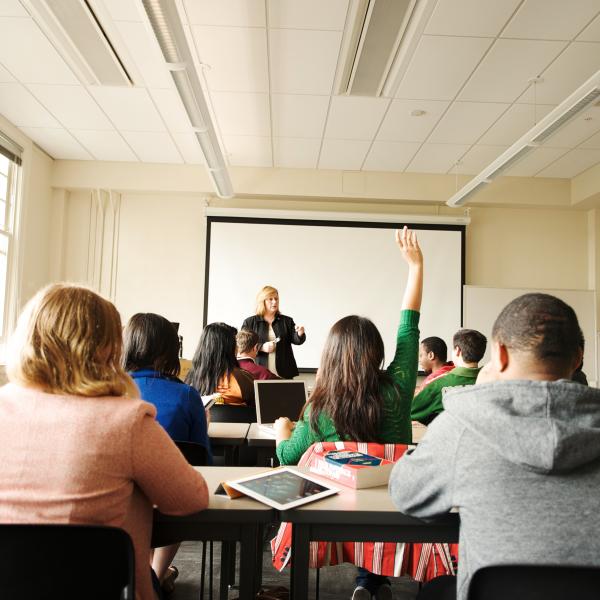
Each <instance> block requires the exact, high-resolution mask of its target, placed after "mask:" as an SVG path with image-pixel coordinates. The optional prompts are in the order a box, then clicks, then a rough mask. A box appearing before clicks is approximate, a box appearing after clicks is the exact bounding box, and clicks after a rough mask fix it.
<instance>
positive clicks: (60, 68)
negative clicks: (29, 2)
mask: <svg viewBox="0 0 600 600" xmlns="http://www.w3.org/2000/svg"><path fill="white" fill-rule="evenodd" d="M23 40H27V50H26V52H17V51H15V49H16V48H21V46H22V44H23ZM0 63H2V64H3V65H4V66H5V67H6V68H7V69H8V70H9V71H10V72H11V73H12V74H13V75H14V76H15V77H16V78H17V79H18V80H19V81H21V82H22V83H57V84H58V83H62V84H67V85H69V84H73V85H74V84H78V83H79V81H78V80H77V78H76V77H75V75H74V74H73V72H72V71H71V69H69V67H68V66H67V64H66V63H65V61H64V60H63V59H62V58H61V56H60V55H59V54H58V52H57V51H56V50H55V49H54V47H53V46H52V44H51V43H50V42H49V41H48V39H47V38H46V37H45V36H44V34H43V33H42V32H41V31H40V29H39V28H38V26H37V25H36V24H35V23H34V21H33V19H23V18H12V17H0Z"/></svg>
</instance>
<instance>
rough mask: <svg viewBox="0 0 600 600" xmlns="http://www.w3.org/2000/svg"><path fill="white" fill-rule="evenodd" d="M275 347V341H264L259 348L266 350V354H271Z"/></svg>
mask: <svg viewBox="0 0 600 600" xmlns="http://www.w3.org/2000/svg"><path fill="white" fill-rule="evenodd" d="M275 348H277V344H276V343H275V342H265V343H264V344H263V345H262V346H261V350H262V351H263V352H266V353H267V354H271V352H275Z"/></svg>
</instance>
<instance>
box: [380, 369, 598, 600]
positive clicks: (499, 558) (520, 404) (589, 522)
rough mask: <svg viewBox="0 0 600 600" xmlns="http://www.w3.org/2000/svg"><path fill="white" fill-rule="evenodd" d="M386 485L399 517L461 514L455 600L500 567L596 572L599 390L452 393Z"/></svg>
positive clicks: (512, 388)
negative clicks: (479, 576) (485, 571)
mask: <svg viewBox="0 0 600 600" xmlns="http://www.w3.org/2000/svg"><path fill="white" fill-rule="evenodd" d="M444 408H445V411H444V412H443V413H442V414H441V415H440V416H439V417H438V418H437V419H435V421H433V423H432V424H431V425H430V426H429V428H428V430H427V433H426V434H425V437H424V438H423V440H422V441H421V443H420V444H419V445H418V447H417V449H416V450H415V451H414V452H413V454H412V455H410V456H405V457H403V458H402V459H401V460H400V461H399V462H398V464H397V465H396V466H395V468H394V470H393V472H392V476H391V478H390V493H391V496H392V500H393V502H394V504H395V505H396V506H397V507H398V509H399V510H400V511H402V512H404V513H406V514H408V515H413V516H416V517H422V518H429V517H434V516H436V515H440V514H443V513H445V512H447V511H449V510H450V509H451V508H452V507H457V508H458V510H459V512H460V519H461V527H460V546H459V563H458V580H457V590H458V593H457V597H458V599H459V600H464V599H466V598H467V591H468V586H469V581H470V578H471V577H472V575H473V573H474V572H475V571H476V570H478V569H480V568H482V567H484V566H487V565H497V564H518V563H521V564H524V563H529V564H531V563H537V564H542V563H544V564H563V565H565V564H566V565H588V566H589V565H591V566H600V533H599V532H600V390H598V389H594V388H588V387H585V386H583V385H579V384H577V383H573V382H570V381H566V380H560V381H555V382H551V381H507V382H495V383H487V384H481V385H475V386H469V387H464V388H448V389H447V390H446V391H445V394H444Z"/></svg>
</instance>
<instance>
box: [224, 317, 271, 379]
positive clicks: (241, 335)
mask: <svg viewBox="0 0 600 600" xmlns="http://www.w3.org/2000/svg"><path fill="white" fill-rule="evenodd" d="M235 342H236V345H237V361H238V363H239V365H240V367H241V368H242V369H244V371H248V373H250V374H251V375H252V376H253V377H254V379H280V377H277V375H275V373H271V371H269V369H267V368H266V367H263V366H262V365H259V364H258V363H257V362H256V357H257V355H258V351H259V349H260V342H259V341H258V333H256V331H252V330H251V329H242V330H240V331H238V334H237V335H236V336H235Z"/></svg>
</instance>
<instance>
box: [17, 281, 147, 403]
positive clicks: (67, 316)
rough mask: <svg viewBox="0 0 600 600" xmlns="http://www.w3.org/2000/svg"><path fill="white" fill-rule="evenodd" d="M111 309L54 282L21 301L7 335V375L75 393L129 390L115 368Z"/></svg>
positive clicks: (116, 324) (116, 322)
mask: <svg viewBox="0 0 600 600" xmlns="http://www.w3.org/2000/svg"><path fill="white" fill-rule="evenodd" d="M122 350H123V339H122V333H121V318H120V317H119V313H118V312H117V309H116V308H115V307H114V305H113V304H112V303H110V302H109V301H108V300H105V299H104V298H102V297H101V296H99V295H98V294H96V293H94V292H92V291H91V290H89V289H87V288H83V287H79V286H76V285H70V284H66V283H56V284H53V285H50V286H48V287H46V288H44V289H42V290H40V291H39V292H38V293H37V294H36V295H35V296H34V297H33V298H32V299H31V300H30V301H29V302H28V303H27V305H26V306H25V309H24V310H23V312H22V313H21V316H20V317H19V321H18V323H17V328H16V330H15V333H14V335H13V337H12V339H11V351H10V352H9V359H8V364H7V373H8V377H9V380H10V381H12V382H15V383H20V384H22V385H29V386H34V387H39V388H41V389H43V390H44V391H45V392H48V393H55V394H73V395H78V396H123V395H126V394H129V395H136V396H137V395H138V394H135V392H134V390H135V385H134V384H133V382H132V380H131V379H130V377H129V376H128V375H127V373H125V371H124V370H123V368H122V367H121V354H122Z"/></svg>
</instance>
